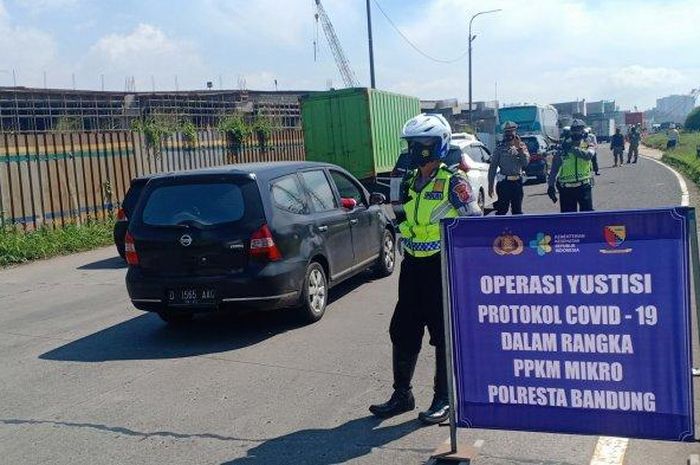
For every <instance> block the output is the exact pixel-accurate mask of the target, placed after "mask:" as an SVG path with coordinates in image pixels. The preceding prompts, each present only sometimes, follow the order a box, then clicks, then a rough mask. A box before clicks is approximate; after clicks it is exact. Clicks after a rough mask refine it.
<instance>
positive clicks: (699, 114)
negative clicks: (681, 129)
mask: <svg viewBox="0 0 700 465" xmlns="http://www.w3.org/2000/svg"><path fill="white" fill-rule="evenodd" d="M685 129H687V130H688V131H700V107H697V108H696V109H695V110H693V111H691V112H690V114H689V115H688V117H687V118H686V119H685Z"/></svg>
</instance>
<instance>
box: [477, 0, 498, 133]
mask: <svg viewBox="0 0 700 465" xmlns="http://www.w3.org/2000/svg"><path fill="white" fill-rule="evenodd" d="M499 11H502V10H501V8H498V9H496V10H488V11H480V12H478V13H476V14H475V15H473V16H472V17H471V19H470V20H469V126H471V127H472V129H473V124H474V123H473V119H472V42H473V41H474V39H476V36H473V35H472V22H474V18H476V17H477V16H481V15H485V14H488V13H496V12H499Z"/></svg>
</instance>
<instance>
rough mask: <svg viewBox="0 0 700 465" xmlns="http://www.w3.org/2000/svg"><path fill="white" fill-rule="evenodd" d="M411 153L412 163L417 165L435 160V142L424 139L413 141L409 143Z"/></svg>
mask: <svg viewBox="0 0 700 465" xmlns="http://www.w3.org/2000/svg"><path fill="white" fill-rule="evenodd" d="M408 150H409V153H410V154H411V161H412V162H413V163H412V164H413V165H415V166H425V165H426V164H428V163H430V162H431V161H433V160H435V156H434V152H435V142H434V141H432V140H431V141H429V142H428V143H425V142H422V141H411V142H410V143H409V145H408Z"/></svg>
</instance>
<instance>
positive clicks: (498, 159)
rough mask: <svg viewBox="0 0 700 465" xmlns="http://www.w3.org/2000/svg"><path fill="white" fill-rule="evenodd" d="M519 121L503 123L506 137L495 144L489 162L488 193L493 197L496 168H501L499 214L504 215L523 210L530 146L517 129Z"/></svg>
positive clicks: (497, 187) (519, 213) (497, 189)
mask: <svg viewBox="0 0 700 465" xmlns="http://www.w3.org/2000/svg"><path fill="white" fill-rule="evenodd" d="M517 130H518V125H517V124H515V123H513V122H512V121H506V122H505V123H504V124H503V140H502V141H501V142H500V143H499V144H498V145H497V146H496V150H495V151H494V153H493V157H492V158H491V166H489V175H488V180H489V196H490V197H493V183H494V181H495V179H496V170H497V169H500V174H499V175H498V178H499V181H498V184H496V194H498V201H497V202H496V205H495V206H496V215H505V214H506V213H508V210H509V209H510V211H511V212H512V213H513V215H521V214H522V213H523V177H522V176H523V170H524V169H525V168H526V167H527V165H528V163H530V153H529V152H528V150H527V146H526V145H525V144H524V143H523V142H522V141H521V140H520V137H519V136H518V133H517Z"/></svg>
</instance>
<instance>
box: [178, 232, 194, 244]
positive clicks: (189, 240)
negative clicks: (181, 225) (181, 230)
mask: <svg viewBox="0 0 700 465" xmlns="http://www.w3.org/2000/svg"><path fill="white" fill-rule="evenodd" d="M180 244H182V246H183V247H189V246H190V244H192V236H190V235H189V234H183V235H182V237H180Z"/></svg>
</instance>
